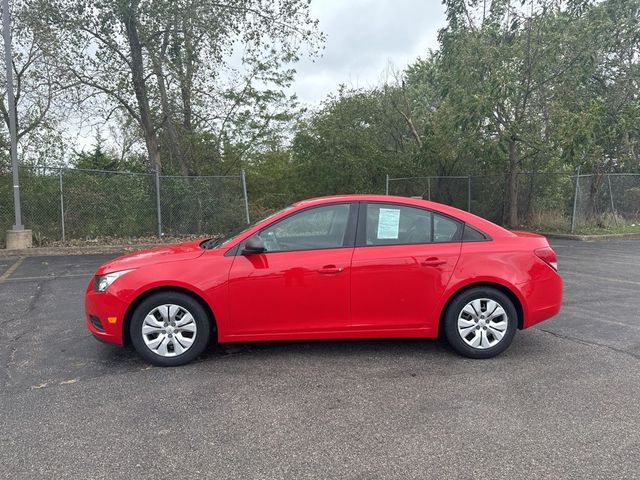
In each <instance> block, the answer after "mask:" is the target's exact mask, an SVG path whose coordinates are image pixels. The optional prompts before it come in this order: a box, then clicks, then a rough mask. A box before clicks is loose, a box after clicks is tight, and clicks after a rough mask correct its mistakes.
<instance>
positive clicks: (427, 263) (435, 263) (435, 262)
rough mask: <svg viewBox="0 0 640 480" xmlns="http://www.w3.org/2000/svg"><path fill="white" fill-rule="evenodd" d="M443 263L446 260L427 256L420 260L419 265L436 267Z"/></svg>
mask: <svg viewBox="0 0 640 480" xmlns="http://www.w3.org/2000/svg"><path fill="white" fill-rule="evenodd" d="M445 263H447V261H446V260H443V259H441V258H438V257H429V258H427V259H426V260H423V261H421V262H420V265H422V266H423V267H438V266H440V265H444V264H445Z"/></svg>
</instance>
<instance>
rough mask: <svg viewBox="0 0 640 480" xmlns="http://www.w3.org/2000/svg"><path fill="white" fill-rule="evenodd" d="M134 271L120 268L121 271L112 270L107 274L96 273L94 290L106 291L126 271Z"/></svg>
mask: <svg viewBox="0 0 640 480" xmlns="http://www.w3.org/2000/svg"><path fill="white" fill-rule="evenodd" d="M131 271H133V269H131V270H120V271H119V272H111V273H107V274H105V275H96V277H95V279H94V280H93V291H94V292H104V291H106V290H107V288H109V286H110V285H111V284H112V283H113V282H115V281H116V280H117V279H118V278H120V277H121V276H122V275H124V274H125V273H129V272H131Z"/></svg>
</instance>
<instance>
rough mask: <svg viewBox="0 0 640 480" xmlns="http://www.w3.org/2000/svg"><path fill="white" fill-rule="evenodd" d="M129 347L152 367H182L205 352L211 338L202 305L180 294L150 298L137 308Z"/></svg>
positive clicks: (158, 294)
mask: <svg viewBox="0 0 640 480" xmlns="http://www.w3.org/2000/svg"><path fill="white" fill-rule="evenodd" d="M130 335H131V343H132V344H133V346H134V347H135V349H136V350H137V351H138V353H139V354H140V355H141V356H142V357H143V358H144V359H145V360H148V361H149V362H151V363H153V364H154V365H158V366H162V367H169V366H177V365H183V364H185V363H188V362H190V361H191V360H193V359H195V358H196V357H197V356H198V355H200V354H201V353H203V352H204V350H205V349H206V348H207V345H208V344H209V339H210V338H211V324H210V322H209V316H208V315H207V312H206V311H205V309H204V308H203V307H202V305H201V304H200V303H199V302H198V301H197V300H195V299H194V298H192V297H190V296H189V295H185V294H183V293H180V292H161V293H156V294H154V295H151V296H149V297H148V298H146V299H145V300H143V301H142V302H141V303H140V305H138V307H137V308H136V310H135V312H134V313H133V316H132V318H131V325H130Z"/></svg>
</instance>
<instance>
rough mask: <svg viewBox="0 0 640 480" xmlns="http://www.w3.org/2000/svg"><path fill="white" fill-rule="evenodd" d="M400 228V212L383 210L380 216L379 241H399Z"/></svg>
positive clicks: (392, 209)
mask: <svg viewBox="0 0 640 480" xmlns="http://www.w3.org/2000/svg"><path fill="white" fill-rule="evenodd" d="M399 228H400V210H399V209H396V208H381V209H380V214H379V216H378V239H379V240H382V239H394V240H397V239H398V230H399Z"/></svg>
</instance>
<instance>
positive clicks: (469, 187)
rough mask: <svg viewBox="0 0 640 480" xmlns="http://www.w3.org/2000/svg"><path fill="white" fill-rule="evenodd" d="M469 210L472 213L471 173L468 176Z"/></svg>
mask: <svg viewBox="0 0 640 480" xmlns="http://www.w3.org/2000/svg"><path fill="white" fill-rule="evenodd" d="M467 212H469V213H471V175H469V176H468V177H467Z"/></svg>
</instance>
